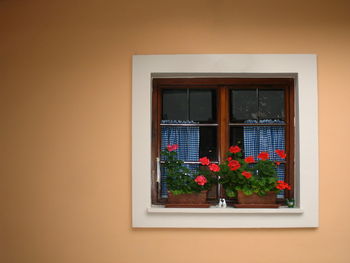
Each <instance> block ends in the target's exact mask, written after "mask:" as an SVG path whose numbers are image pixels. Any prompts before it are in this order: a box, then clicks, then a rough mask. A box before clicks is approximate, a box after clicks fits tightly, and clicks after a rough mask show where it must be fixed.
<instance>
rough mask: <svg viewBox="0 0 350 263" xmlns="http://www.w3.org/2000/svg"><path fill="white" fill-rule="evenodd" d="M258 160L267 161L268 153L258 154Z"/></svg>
mask: <svg viewBox="0 0 350 263" xmlns="http://www.w3.org/2000/svg"><path fill="white" fill-rule="evenodd" d="M258 158H259V159H261V160H263V161H266V160H267V159H269V153H268V152H261V153H259V155H258Z"/></svg>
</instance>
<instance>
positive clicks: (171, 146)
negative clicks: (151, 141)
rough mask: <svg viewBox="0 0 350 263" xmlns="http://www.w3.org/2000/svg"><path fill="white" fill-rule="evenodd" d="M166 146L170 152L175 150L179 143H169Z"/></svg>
mask: <svg viewBox="0 0 350 263" xmlns="http://www.w3.org/2000/svg"><path fill="white" fill-rule="evenodd" d="M166 148H167V149H168V151H169V152H172V151H175V150H176V149H177V148H179V145H177V144H173V145H170V144H169V145H168V146H167V147H166Z"/></svg>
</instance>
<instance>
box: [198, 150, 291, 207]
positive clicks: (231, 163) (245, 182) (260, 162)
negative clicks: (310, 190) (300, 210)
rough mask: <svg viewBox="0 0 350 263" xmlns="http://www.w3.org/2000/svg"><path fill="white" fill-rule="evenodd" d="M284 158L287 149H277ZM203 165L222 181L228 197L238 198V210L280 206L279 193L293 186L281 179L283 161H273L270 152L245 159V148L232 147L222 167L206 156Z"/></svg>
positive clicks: (236, 205)
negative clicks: (278, 172) (279, 166)
mask: <svg viewBox="0 0 350 263" xmlns="http://www.w3.org/2000/svg"><path fill="white" fill-rule="evenodd" d="M276 153H277V155H279V156H280V157H281V158H282V159H285V158H286V154H285V152H284V150H276ZM200 160H202V161H201V163H202V165H207V166H208V167H209V171H210V173H212V174H215V175H216V176H217V177H218V178H219V182H220V183H221V184H222V185H223V187H224V189H225V192H226V195H227V196H228V197H231V198H232V197H237V200H238V204H235V205H234V206H235V207H244V208H248V207H262V208H263V207H264V208H265V207H266V208H267V207H271V208H272V207H279V204H276V194H277V192H279V191H280V190H284V189H288V190H290V189H291V188H290V186H289V185H288V184H287V183H285V182H284V181H280V180H278V177H277V171H276V168H277V166H278V165H280V162H273V161H271V160H270V159H269V154H268V153H267V152H261V153H260V154H259V155H258V156H257V157H256V158H255V157H254V156H248V157H246V158H243V156H242V153H241V148H240V147H238V146H231V147H230V148H229V151H228V153H227V159H226V160H225V161H224V162H223V163H221V164H219V165H216V164H212V163H211V162H210V160H209V159H207V158H206V157H203V158H201V159H200Z"/></svg>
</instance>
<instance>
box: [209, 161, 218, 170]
mask: <svg viewBox="0 0 350 263" xmlns="http://www.w3.org/2000/svg"><path fill="white" fill-rule="evenodd" d="M209 169H210V171H213V172H219V171H220V167H219V165H217V164H215V163H211V164H209Z"/></svg>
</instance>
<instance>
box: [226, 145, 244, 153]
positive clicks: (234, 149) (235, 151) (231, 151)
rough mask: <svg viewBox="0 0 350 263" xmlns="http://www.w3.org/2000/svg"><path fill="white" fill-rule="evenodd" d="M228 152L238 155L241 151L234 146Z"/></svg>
mask: <svg viewBox="0 0 350 263" xmlns="http://www.w3.org/2000/svg"><path fill="white" fill-rule="evenodd" d="M228 150H229V151H230V153H239V152H240V151H241V148H239V147H238V146H237V145H236V146H231V147H230V148H229V149H228Z"/></svg>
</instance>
